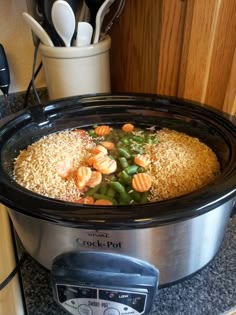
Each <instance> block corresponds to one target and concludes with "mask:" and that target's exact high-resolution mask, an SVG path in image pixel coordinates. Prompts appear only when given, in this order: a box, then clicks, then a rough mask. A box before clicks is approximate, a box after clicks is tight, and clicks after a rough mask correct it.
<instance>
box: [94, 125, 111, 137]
mask: <svg viewBox="0 0 236 315" xmlns="http://www.w3.org/2000/svg"><path fill="white" fill-rule="evenodd" d="M110 131H111V128H110V127H109V126H106V125H101V126H97V127H96V128H95V130H94V132H95V133H96V135H98V136H106V135H109V133H110Z"/></svg>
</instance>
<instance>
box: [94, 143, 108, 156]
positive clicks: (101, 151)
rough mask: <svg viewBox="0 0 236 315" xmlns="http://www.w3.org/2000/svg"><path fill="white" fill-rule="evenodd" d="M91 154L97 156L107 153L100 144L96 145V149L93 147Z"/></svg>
mask: <svg viewBox="0 0 236 315" xmlns="http://www.w3.org/2000/svg"><path fill="white" fill-rule="evenodd" d="M91 152H92V153H93V154H98V153H103V154H107V153H108V152H107V149H106V148H105V147H104V146H102V145H100V144H98V145H97V146H96V147H94V148H93V149H92V151H91Z"/></svg>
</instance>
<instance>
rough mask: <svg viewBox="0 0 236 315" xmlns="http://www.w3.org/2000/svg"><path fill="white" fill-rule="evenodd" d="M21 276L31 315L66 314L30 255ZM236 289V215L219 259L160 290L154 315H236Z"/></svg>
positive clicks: (217, 256)
mask: <svg viewBox="0 0 236 315" xmlns="http://www.w3.org/2000/svg"><path fill="white" fill-rule="evenodd" d="M209 233H210V231H209ZM21 274H22V280H23V287H24V293H25V299H26V306H27V308H28V315H66V314H67V313H66V312H64V311H63V310H62V309H61V308H60V307H59V306H58V305H57V304H56V303H55V302H54V301H53V297H52V291H51V288H50V273H49V271H47V270H46V269H45V268H43V267H42V266H40V265H39V264H38V263H37V262H36V261H35V260H33V259H32V258H30V257H29V256H28V257H27V259H26V261H25V263H24V265H23V267H22V269H21ZM235 288H236V216H234V217H233V218H232V219H231V220H230V223H229V226H228V229H227V232H226V234H225V238H224V241H223V244H222V246H221V249H220V251H219V253H218V254H217V255H216V257H215V258H214V259H213V260H212V261H211V262H210V263H209V264H208V265H207V266H206V267H205V268H204V269H202V270H201V271H199V272H198V273H196V274H195V275H194V276H192V277H191V278H189V279H187V280H184V281H182V282H180V283H178V284H175V285H172V286H170V287H167V288H163V289H160V290H159V292H158V295H157V297H156V299H155V302H154V305H153V311H152V313H151V315H222V314H225V313H226V312H228V311H230V310H232V309H234V308H235V312H236V289H235ZM232 314H236V313H234V312H233V313H232Z"/></svg>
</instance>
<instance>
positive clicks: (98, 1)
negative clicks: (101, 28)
mask: <svg viewBox="0 0 236 315" xmlns="http://www.w3.org/2000/svg"><path fill="white" fill-rule="evenodd" d="M85 3H86V5H87V7H88V8H89V14H90V19H89V23H90V24H91V25H92V27H93V29H95V21H96V15H97V12H98V10H99V8H100V7H101V5H102V4H103V3H104V0H85Z"/></svg>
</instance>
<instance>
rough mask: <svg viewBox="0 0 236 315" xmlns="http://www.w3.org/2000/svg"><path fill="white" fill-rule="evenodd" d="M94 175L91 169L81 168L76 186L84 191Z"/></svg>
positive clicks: (77, 173) (78, 171)
mask: <svg viewBox="0 0 236 315" xmlns="http://www.w3.org/2000/svg"><path fill="white" fill-rule="evenodd" d="M91 175H92V171H91V168H90V167H87V166H80V167H79V168H78V169H77V172H76V176H75V184H76V187H77V188H78V189H83V188H84V187H85V186H86V184H87V182H88V181H89V179H90V177H91Z"/></svg>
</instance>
